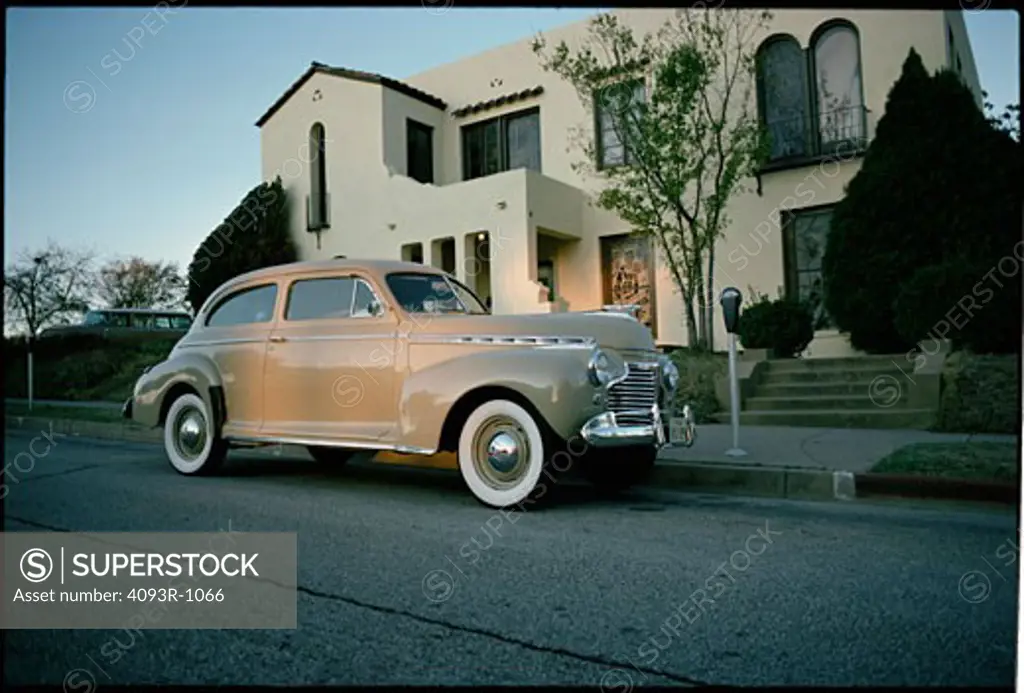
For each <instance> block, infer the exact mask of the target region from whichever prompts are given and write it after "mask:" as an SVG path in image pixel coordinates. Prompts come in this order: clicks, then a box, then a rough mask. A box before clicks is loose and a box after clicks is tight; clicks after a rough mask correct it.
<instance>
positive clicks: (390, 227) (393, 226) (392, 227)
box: [388, 224, 397, 231]
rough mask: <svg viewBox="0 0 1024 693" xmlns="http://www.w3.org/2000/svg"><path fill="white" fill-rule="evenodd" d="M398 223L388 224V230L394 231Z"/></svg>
mask: <svg viewBox="0 0 1024 693" xmlns="http://www.w3.org/2000/svg"><path fill="white" fill-rule="evenodd" d="M396 226H397V224H388V231H394V230H395V227H396Z"/></svg>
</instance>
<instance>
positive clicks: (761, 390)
mask: <svg viewBox="0 0 1024 693" xmlns="http://www.w3.org/2000/svg"><path fill="white" fill-rule="evenodd" d="M913 377H914V375H913V368H912V364H910V363H908V362H907V361H906V357H905V355H903V354H896V355H892V356H866V357H864V358H835V359H780V360H771V361H769V362H768V363H767V370H766V372H765V373H764V375H763V376H762V378H761V380H760V382H759V383H758V384H757V386H755V391H754V392H753V393H752V395H751V396H750V397H748V398H747V399H746V400H745V401H744V406H743V411H742V412H741V413H740V422H741V423H743V424H746V425H752V426H809V427H826V428H876V429H892V428H910V429H924V428H928V427H930V426H931V425H932V424H933V423H934V418H935V411H933V410H930V409H920V408H911V403H910V401H909V397H908V392H909V390H910V388H911V387H913V384H914V383H913ZM918 406H920V405H918ZM715 418H716V419H717V420H718V421H719V422H721V423H728V422H729V414H728V412H723V413H721V414H719V415H718V416H717V417H715Z"/></svg>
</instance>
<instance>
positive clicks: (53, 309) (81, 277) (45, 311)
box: [4, 241, 95, 341]
mask: <svg viewBox="0 0 1024 693" xmlns="http://www.w3.org/2000/svg"><path fill="white" fill-rule="evenodd" d="M94 260H95V257H94V254H93V253H92V252H91V251H85V250H74V249H71V248H64V247H62V246H60V245H58V244H57V243H55V242H54V241H49V243H48V244H47V245H46V247H45V248H43V249H42V250H38V251H23V252H21V253H20V254H19V255H18V257H17V259H16V260H15V261H14V262H13V263H11V264H9V265H8V266H7V269H6V270H5V271H4V314H5V315H4V318H5V323H6V326H7V327H8V328H9V329H12V330H16V329H23V330H25V332H26V334H27V336H28V338H29V341H31V340H32V339H34V338H36V337H38V336H39V333H40V331H42V330H43V329H45V328H47V327H50V326H51V325H58V324H61V323H65V322H67V321H68V320H69V319H70V318H71V317H72V316H73V315H74V314H75V313H79V312H82V311H85V310H88V308H89V299H90V298H91V297H92V292H93V290H94V287H95V275H94V274H93V262H94Z"/></svg>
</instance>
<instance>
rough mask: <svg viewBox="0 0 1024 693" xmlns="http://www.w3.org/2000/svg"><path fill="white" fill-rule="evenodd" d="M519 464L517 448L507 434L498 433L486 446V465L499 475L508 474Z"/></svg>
mask: <svg viewBox="0 0 1024 693" xmlns="http://www.w3.org/2000/svg"><path fill="white" fill-rule="evenodd" d="M518 462H519V446H518V445H517V444H516V439H515V438H513V437H512V436H510V435H509V434H508V433H499V434H498V435H496V436H494V437H493V438H491V442H490V443H488V444H487V464H489V465H491V467H493V468H494V470H495V471H497V472H498V473H499V474H508V473H509V472H511V471H512V470H513V469H515V467H516V464H517V463H518Z"/></svg>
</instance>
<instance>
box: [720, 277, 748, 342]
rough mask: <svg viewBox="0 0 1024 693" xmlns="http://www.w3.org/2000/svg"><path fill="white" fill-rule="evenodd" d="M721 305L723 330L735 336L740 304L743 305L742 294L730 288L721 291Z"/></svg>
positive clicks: (737, 327)
mask: <svg viewBox="0 0 1024 693" xmlns="http://www.w3.org/2000/svg"><path fill="white" fill-rule="evenodd" d="M721 303H722V314H723V316H724V317H725V330H726V332H728V333H729V334H736V332H737V331H738V330H739V327H740V304H741V303H743V294H741V293H740V290H739V289H737V288H735V287H732V286H730V287H728V288H726V289H725V290H723V291H722V299H721Z"/></svg>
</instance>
